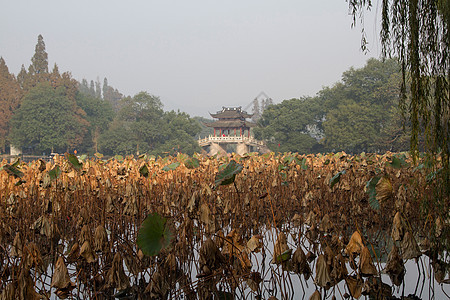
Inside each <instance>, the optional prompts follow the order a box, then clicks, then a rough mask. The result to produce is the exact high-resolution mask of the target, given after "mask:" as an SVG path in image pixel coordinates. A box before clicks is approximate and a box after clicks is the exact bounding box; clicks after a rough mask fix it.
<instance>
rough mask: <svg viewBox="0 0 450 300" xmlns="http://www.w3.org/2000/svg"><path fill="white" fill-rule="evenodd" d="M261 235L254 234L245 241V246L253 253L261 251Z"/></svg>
mask: <svg viewBox="0 0 450 300" xmlns="http://www.w3.org/2000/svg"><path fill="white" fill-rule="evenodd" d="M261 239H262V237H261V236H260V235H254V236H252V237H251V238H250V240H248V242H247V248H248V249H249V250H250V251H251V252H254V253H258V252H259V251H261V248H262V246H263V245H262V242H261Z"/></svg>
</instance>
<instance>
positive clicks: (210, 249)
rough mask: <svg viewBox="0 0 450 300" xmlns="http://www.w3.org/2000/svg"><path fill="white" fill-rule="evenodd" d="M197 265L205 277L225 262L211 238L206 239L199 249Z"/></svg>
mask: <svg viewBox="0 0 450 300" xmlns="http://www.w3.org/2000/svg"><path fill="white" fill-rule="evenodd" d="M198 261H199V264H200V268H201V270H202V272H203V273H204V274H206V275H209V273H210V272H211V271H212V270H214V269H218V268H219V267H220V266H221V264H222V263H223V262H224V261H225V258H224V257H223V255H222V253H221V252H220V250H219V248H217V246H216V244H215V243H214V241H213V240H212V239H211V238H208V239H206V241H204V242H203V244H202V246H201V247H200V257H199V260H198Z"/></svg>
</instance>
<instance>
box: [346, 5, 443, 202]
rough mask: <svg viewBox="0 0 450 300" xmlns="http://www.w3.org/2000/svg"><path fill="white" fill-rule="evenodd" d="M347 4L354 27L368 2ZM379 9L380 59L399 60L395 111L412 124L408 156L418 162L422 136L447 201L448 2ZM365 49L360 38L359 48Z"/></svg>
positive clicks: (384, 6) (391, 6)
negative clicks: (380, 22) (440, 178)
mask: <svg viewBox="0 0 450 300" xmlns="http://www.w3.org/2000/svg"><path fill="white" fill-rule="evenodd" d="M349 3H350V4H349V5H350V8H351V10H352V12H353V22H354V23H355V22H356V21H357V18H358V16H363V10H364V9H366V8H367V9H370V8H371V5H372V3H371V1H370V0H368V1H367V0H356V1H350V2H349ZM381 8H382V9H381V12H382V26H381V30H380V36H381V43H382V52H383V56H384V57H390V56H395V57H398V59H399V62H400V64H401V71H402V82H401V93H400V94H401V102H400V107H401V109H402V112H403V114H404V115H405V116H406V117H407V118H408V120H409V122H410V123H411V131H410V132H411V153H412V154H413V157H414V158H417V156H418V152H419V139H420V136H421V135H424V136H425V139H426V149H427V150H428V151H427V154H428V155H429V157H430V158H431V159H432V160H433V161H434V162H435V165H436V166H437V167H439V166H438V165H439V164H438V162H439V161H441V162H442V168H443V172H441V174H443V177H442V180H443V181H442V186H443V187H444V189H443V191H444V190H445V193H446V194H447V196H448V194H449V192H450V168H449V155H450V145H449V142H448V140H449V137H450V121H449V119H450V87H449V85H450V56H449V46H450V32H449V26H450V1H448V0H427V1H419V0H395V1H389V0H383V1H382V6H381ZM366 44H367V43H366V42H365V38H364V36H363V47H366ZM408 90H410V94H408V93H407V91H408ZM408 95H409V96H408Z"/></svg>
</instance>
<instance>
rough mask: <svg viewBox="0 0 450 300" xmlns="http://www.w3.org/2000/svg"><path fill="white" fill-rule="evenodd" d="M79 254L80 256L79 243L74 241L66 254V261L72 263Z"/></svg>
mask: <svg viewBox="0 0 450 300" xmlns="http://www.w3.org/2000/svg"><path fill="white" fill-rule="evenodd" d="M79 256H80V244H78V243H77V242H76V243H74V244H73V245H72V247H71V248H70V251H69V254H68V255H67V262H68V263H73V262H75V261H76V260H77V259H78V257H79Z"/></svg>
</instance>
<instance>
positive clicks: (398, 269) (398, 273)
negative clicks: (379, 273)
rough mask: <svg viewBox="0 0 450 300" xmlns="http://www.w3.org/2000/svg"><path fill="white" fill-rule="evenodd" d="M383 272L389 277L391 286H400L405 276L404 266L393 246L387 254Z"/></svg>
mask: <svg viewBox="0 0 450 300" xmlns="http://www.w3.org/2000/svg"><path fill="white" fill-rule="evenodd" d="M384 271H385V272H386V273H387V274H388V275H389V278H390V279H391V281H392V283H393V284H395V285H396V286H400V284H402V281H403V277H404V276H405V266H404V265H403V259H402V258H401V257H400V254H399V252H398V248H397V246H395V245H394V246H393V247H392V249H391V252H389V255H388V259H387V262H386V267H385V268H384Z"/></svg>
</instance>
